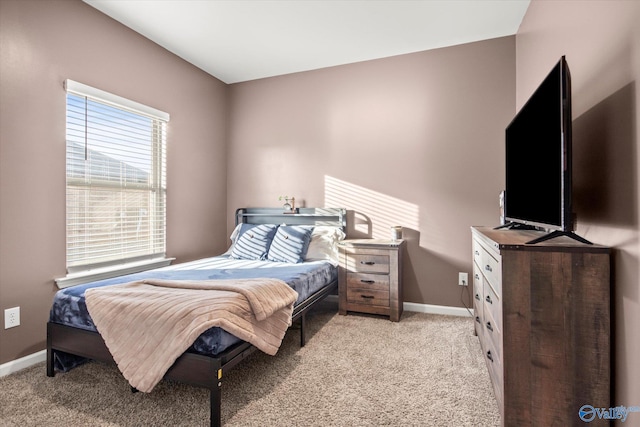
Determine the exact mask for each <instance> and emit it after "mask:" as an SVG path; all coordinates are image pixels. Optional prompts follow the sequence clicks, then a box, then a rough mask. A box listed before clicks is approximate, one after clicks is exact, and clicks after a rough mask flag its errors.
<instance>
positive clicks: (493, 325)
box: [483, 307, 502, 360]
mask: <svg viewBox="0 0 640 427" xmlns="http://www.w3.org/2000/svg"><path fill="white" fill-rule="evenodd" d="M483 326H484V335H485V337H486V338H488V339H489V343H491V344H490V347H491V348H493V350H494V351H492V353H493V354H495V355H496V356H497V357H498V358H499V359H501V360H502V329H501V328H500V327H499V326H498V323H497V322H496V320H495V319H494V318H493V316H492V313H491V312H490V311H489V310H486V307H485V313H484V323H483Z"/></svg>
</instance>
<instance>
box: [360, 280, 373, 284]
mask: <svg viewBox="0 0 640 427" xmlns="http://www.w3.org/2000/svg"><path fill="white" fill-rule="evenodd" d="M360 281H361V282H362V283H366V284H369V285H371V284H372V283H376V281H375V280H365V279H361V280H360Z"/></svg>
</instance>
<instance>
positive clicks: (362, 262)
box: [360, 261, 375, 265]
mask: <svg viewBox="0 0 640 427" xmlns="http://www.w3.org/2000/svg"><path fill="white" fill-rule="evenodd" d="M360 264H364V265H375V262H373V261H360Z"/></svg>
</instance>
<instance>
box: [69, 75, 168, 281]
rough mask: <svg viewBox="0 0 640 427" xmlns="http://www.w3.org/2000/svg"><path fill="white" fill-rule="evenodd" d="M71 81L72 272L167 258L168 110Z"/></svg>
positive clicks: (70, 258) (70, 206)
mask: <svg viewBox="0 0 640 427" xmlns="http://www.w3.org/2000/svg"><path fill="white" fill-rule="evenodd" d="M65 83H66V89H67V132H66V144H67V148H66V152H67V168H66V170H67V173H66V175H67V187H66V188H67V190H66V199H67V204H66V208H67V272H68V273H69V274H73V273H77V272H83V271H84V272H86V271H88V270H95V269H104V268H105V267H107V268H108V267H113V266H114V265H115V266H119V265H122V264H127V263H135V262H138V263H140V262H141V261H145V260H150V259H158V258H163V259H164V256H165V242H166V232H165V224H166V170H165V169H166V126H167V122H168V120H169V115H168V114H166V113H163V112H161V111H158V110H155V109H152V108H150V107H146V106H144V105H141V104H137V103H135V102H133V101H129V100H127V99H124V98H120V97H118V96H115V95H112V94H109V93H107V92H103V91H100V90H97V89H94V88H91V87H89V86H86V85H83V84H80V83H77V82H73V81H71V80H67V81H66V82H65Z"/></svg>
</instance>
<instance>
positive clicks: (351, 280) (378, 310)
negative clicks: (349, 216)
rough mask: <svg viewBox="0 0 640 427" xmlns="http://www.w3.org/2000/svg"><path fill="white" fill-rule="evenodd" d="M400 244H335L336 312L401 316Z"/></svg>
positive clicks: (395, 319) (371, 241) (366, 241)
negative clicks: (336, 256) (337, 259)
mask: <svg viewBox="0 0 640 427" xmlns="http://www.w3.org/2000/svg"><path fill="white" fill-rule="evenodd" d="M404 245H405V242H404V240H381V239H358V240H343V241H342V242H340V244H339V248H340V267H339V277H338V290H339V291H338V293H339V299H340V302H339V312H340V314H347V312H348V311H357V312H360V313H371V314H381V315H385V316H389V318H390V319H391V320H392V321H393V322H398V321H399V320H400V316H401V315H402V304H403V301H402V252H403V250H404Z"/></svg>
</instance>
